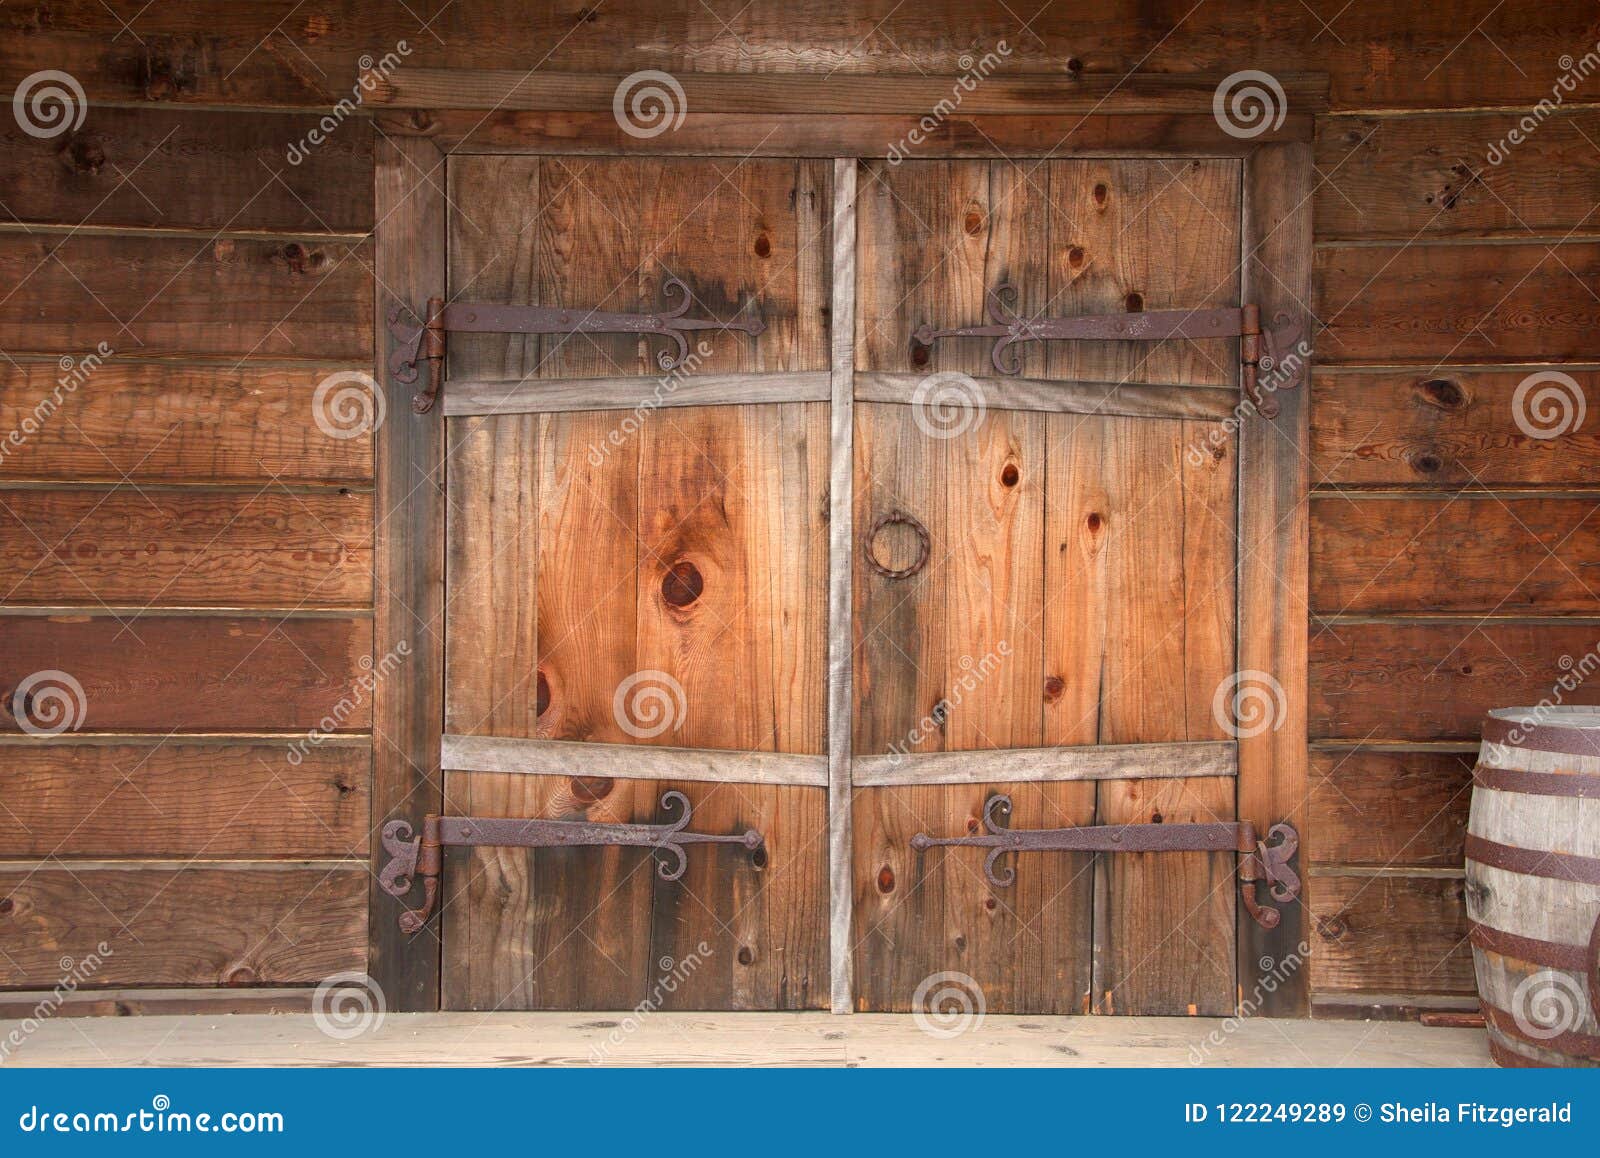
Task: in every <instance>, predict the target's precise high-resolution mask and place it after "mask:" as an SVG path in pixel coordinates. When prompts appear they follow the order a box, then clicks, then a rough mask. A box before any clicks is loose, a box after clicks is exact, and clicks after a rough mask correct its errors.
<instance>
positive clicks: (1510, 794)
mask: <svg viewBox="0 0 1600 1158" xmlns="http://www.w3.org/2000/svg"><path fill="white" fill-rule="evenodd" d="M1466 851H1467V888H1466V894H1467V917H1468V929H1469V933H1470V937H1471V940H1472V957H1473V964H1474V966H1475V967H1476V969H1477V974H1478V996H1479V997H1480V998H1481V999H1482V1001H1483V1013H1484V1018H1485V1021H1486V1022H1487V1025H1488V1031H1489V1050H1490V1053H1491V1054H1492V1055H1493V1056H1494V1060H1495V1061H1496V1062H1497V1063H1499V1064H1500V1065H1502V1066H1595V1065H1600V1020H1597V1012H1596V1011H1597V1010H1600V709H1595V708H1549V707H1545V708H1538V709H1534V708H1504V709H1499V710H1497V711H1493V712H1490V713H1489V715H1488V718H1487V719H1485V721H1484V725H1483V745H1482V747H1481V748H1480V749H1479V752H1478V764H1477V767H1475V768H1474V769H1473V772H1472V815H1471V818H1470V820H1469V821H1468V823H1467V850H1466Z"/></svg>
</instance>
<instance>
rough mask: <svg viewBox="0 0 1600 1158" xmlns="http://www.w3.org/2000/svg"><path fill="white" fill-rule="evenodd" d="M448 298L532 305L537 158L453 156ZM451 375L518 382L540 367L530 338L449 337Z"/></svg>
mask: <svg viewBox="0 0 1600 1158" xmlns="http://www.w3.org/2000/svg"><path fill="white" fill-rule="evenodd" d="M449 172H450V182H449V189H450V215H449V216H450V253H449V263H450V298H451V300H452V301H478V302H496V303H499V304H502V305H538V304H542V303H543V302H544V301H545V300H546V299H545V298H544V297H542V296H541V294H542V293H543V292H544V291H543V280H544V279H543V278H541V276H540V269H539V258H540V253H539V245H538V242H539V238H540V236H541V229H540V221H541V218H542V216H543V213H544V202H543V200H542V198H541V196H540V192H541V190H540V185H539V177H540V163H539V158H537V157H490V156H473V155H470V154H468V155H463V156H458V157H452V158H451V159H450V164H449ZM445 349H446V353H447V356H448V357H449V360H450V376H451V377H452V378H521V377H522V376H523V375H526V374H534V373H536V372H537V370H538V366H539V338H538V336H537V335H533V334H471V333H453V334H451V335H450V336H449V338H448V340H447V341H446V343H445Z"/></svg>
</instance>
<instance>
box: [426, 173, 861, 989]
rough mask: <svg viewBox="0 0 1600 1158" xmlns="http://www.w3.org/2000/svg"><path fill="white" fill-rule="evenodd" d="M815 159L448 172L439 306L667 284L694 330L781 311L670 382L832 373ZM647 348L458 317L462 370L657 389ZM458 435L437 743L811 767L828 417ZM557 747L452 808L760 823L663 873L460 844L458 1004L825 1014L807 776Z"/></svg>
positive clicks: (820, 868) (558, 417)
mask: <svg viewBox="0 0 1600 1158" xmlns="http://www.w3.org/2000/svg"><path fill="white" fill-rule="evenodd" d="M828 174H829V170H828V167H827V166H826V165H824V164H819V163H816V162H792V161H762V162H753V163H751V164H749V165H746V166H736V165H734V164H732V163H721V162H719V163H716V164H712V163H709V162H694V161H683V160H673V161H665V160H660V161H657V160H644V159H634V158H629V159H599V160H586V159H577V158H560V159H557V158H537V157H522V158H493V157H462V158H455V159H453V160H452V161H451V163H450V189H451V195H452V199H453V201H454V202H455V212H454V213H453V215H452V222H451V254H450V273H451V293H452V295H453V297H454V298H456V299H458V300H459V299H466V300H487V301H497V302H508V303H538V304H557V303H559V304H571V305H575V306H590V307H595V308H603V309H609V310H621V311H635V310H646V309H651V308H654V307H655V306H657V305H659V304H661V303H662V299H661V297H660V287H661V285H662V283H663V282H664V281H665V279H666V278H667V277H669V276H671V277H677V278H680V279H682V280H683V281H684V282H685V283H686V284H687V285H688V286H689V287H690V290H691V292H692V294H693V297H694V304H693V305H692V306H691V312H692V313H693V314H694V315H696V316H702V317H719V318H728V319H731V318H732V317H734V316H735V315H736V314H738V313H740V311H747V312H748V311H754V312H756V313H758V314H759V316H761V317H762V318H763V320H765V321H766V323H767V327H768V328H767V330H766V332H765V333H763V334H762V335H760V336H759V337H756V338H751V337H750V336H748V335H744V334H731V333H717V334H711V335H707V343H706V345H705V346H702V347H700V348H699V350H698V351H697V352H695V353H692V354H691V361H690V362H689V363H687V364H686V367H685V371H684V373H685V374H694V373H701V372H718V373H723V374H728V373H756V372H764V371H766V370H771V369H818V368H822V367H825V366H826V364H827V352H826V328H825V324H826V313H825V309H824V303H826V301H827V269H826V264H825V262H824V261H823V260H822V258H821V256H819V255H818V253H817V252H816V251H817V250H818V249H819V247H820V248H821V249H823V250H825V249H826V247H827V236H826V212H827V205H828V198H829V196H830V192H829V189H828ZM667 304H669V305H670V304H674V303H672V302H668V303H667ZM663 348H664V343H662V342H661V340H660V339H651V340H649V341H648V342H642V341H640V340H639V339H637V338H630V337H624V336H615V335H549V336H545V337H542V338H538V337H525V336H514V335H513V336H505V335H471V334H452V335H451V338H450V342H449V358H450V366H449V381H450V382H457V381H461V380H464V379H468V378H478V379H484V378H498V379H504V378H513V379H521V378H531V379H552V378H563V377H614V376H619V375H622V376H626V375H649V374H660V371H659V369H657V368H656V365H655V358H656V356H657V355H658V354H659V353H660V352H661V351H662V349H663ZM691 350H695V347H694V346H693V345H691ZM705 351H709V352H705ZM663 382H664V383H666V386H667V388H670V381H669V380H667V379H665V378H664V379H663ZM449 388H450V387H449V385H448V384H447V386H446V390H447V391H448V390H449ZM448 430H449V447H450V457H449V462H448V471H449V480H448V494H449V502H448V509H449V516H448V538H449V543H448V547H447V564H448V575H447V601H446V605H447V611H446V637H447V646H446V654H447V664H446V666H447V674H446V684H447V694H446V701H447V702H446V729H445V730H446V732H447V733H449V734H454V735H462V736H494V737H513V738H520V739H527V740H534V741H551V740H556V741H571V742H576V743H579V744H581V743H604V744H611V745H631V746H634V747H647V748H648V747H674V748H688V749H702V750H703V749H717V750H721V751H725V752H732V753H739V752H752V753H754V752H763V753H771V752H782V753H805V754H813V755H820V754H821V753H823V752H824V750H825V749H824V743H825V739H824V737H825V721H824V692H825V673H824V658H823V657H824V652H825V638H826V622H825V619H826V606H825V596H826V571H827V558H826V551H827V539H826V535H827V526H826V520H825V512H826V486H827V474H828V413H827V408H826V407H825V406H822V405H817V404H799V403H783V404H771V405H761V406H728V407H710V408H707V407H685V408H674V409H653V410H652V409H650V408H641V409H639V410H624V411H568V412H560V413H555V412H550V413H539V414H522V413H515V414H501V415H495V416H484V417H478V416H474V417H455V418H451V419H450V420H449V426H448ZM571 761H572V769H571V772H570V774H563V775H530V774H511V773H504V772H481V771H472V770H459V771H458V770H452V771H450V772H448V773H446V797H447V811H449V812H450V813H452V814H454V815H475V816H516V817H543V818H551V819H567V820H574V819H583V820H589V821H596V822H602V823H627V822H643V823H664V822H668V821H671V820H673V819H675V818H676V816H675V814H669V813H666V812H663V810H662V808H661V803H660V802H661V798H662V795H663V793H665V792H667V791H670V790H677V791H681V792H683V793H684V794H685V795H687V796H688V797H689V799H690V800H691V802H692V804H693V808H694V818H693V823H692V826H691V827H692V828H694V829H695V830H697V831H702V832H740V831H743V830H744V829H746V828H755V829H757V830H759V831H760V832H761V833H762V834H763V837H764V838H765V843H764V845H763V846H762V848H760V849H759V850H755V851H753V852H752V851H751V850H747V849H744V848H741V847H737V846H722V845H704V846H693V847H691V849H690V851H689V856H688V868H687V871H686V872H685V873H684V875H683V876H682V878H681V879H679V880H677V881H673V882H668V881H664V880H662V879H660V877H659V875H658V873H657V871H656V867H655V865H656V862H655V860H654V859H653V858H652V857H651V856H650V855H648V854H647V853H645V852H643V851H641V850H638V849H630V848H569V849H541V850H517V849H507V848H480V849H472V850H462V849H452V850H450V864H449V867H448V868H447V873H446V884H447V888H448V890H449V895H448V896H447V898H446V903H445V905H444V912H443V917H442V921H441V929H442V931H443V936H444V943H445V944H444V986H443V989H444V995H445V997H444V1000H445V1004H446V1005H448V1006H452V1007H461V1008H475V1009H478V1008H482V1009H490V1008H501V1009H522V1008H527V1009H623V1008H631V1007H633V1006H635V1005H637V1004H638V1003H639V1002H641V1001H643V1000H646V999H647V998H651V999H653V1000H654V1002H655V1003H656V1004H657V1005H659V1006H661V1007H663V1008H676V1009H696V1008H707V1009H724V1008H727V1009H732V1008H753V1009H761V1008H814V1007H817V1006H820V1005H821V1004H823V1003H824V1002H825V1001H826V1000H827V980H826V979H827V940H826V929H827V916H826V909H827V893H826V855H827V820H826V796H825V793H824V791H823V790H822V789H821V788H812V787H802V786H774V785H770V784H754V783H752V784H744V783H721V782H704V781H674V780H670V779H642V778H638V777H636V776H619V775H594V774H588V773H586V771H585V768H584V764H583V760H582V757H581V755H576V756H573V757H571ZM754 778H756V772H755V771H754V770H752V779H754ZM669 962H670V963H669ZM664 980H665V981H666V982H668V983H667V984H665V985H663V981H664ZM652 995H653V996H652Z"/></svg>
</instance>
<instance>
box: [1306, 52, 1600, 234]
mask: <svg viewBox="0 0 1600 1158" xmlns="http://www.w3.org/2000/svg"><path fill="white" fill-rule="evenodd" d="M1551 79H1552V80H1553V79H1554V78H1553V77H1552V78H1551ZM1546 95H1548V94H1546ZM1472 103H1477V102H1472ZM1528 115H1529V114H1528V111H1527V110H1525V109H1517V110H1507V111H1504V112H1491V113H1474V114H1472V115H1468V116H1462V115H1459V114H1456V115H1449V116H1446V115H1434V116H1414V117H1328V118H1324V119H1322V120H1321V121H1319V122H1318V124H1317V168H1318V169H1319V170H1320V171H1321V173H1322V174H1323V175H1324V176H1325V178H1326V180H1324V181H1321V182H1319V183H1318V185H1317V197H1316V217H1317V233H1318V235H1319V236H1325V237H1338V238H1352V237H1373V238H1376V237H1389V238H1395V239H1397V240H1410V239H1411V238H1413V237H1416V236H1418V235H1419V234H1420V235H1422V236H1427V237H1436V236H1478V235H1484V234H1489V233H1511V234H1529V233H1547V234H1553V235H1555V236H1558V237H1559V236H1561V235H1562V234H1565V233H1566V232H1567V231H1568V230H1570V229H1572V228H1573V227H1574V226H1578V225H1579V224H1580V223H1581V222H1583V221H1584V219H1585V218H1586V217H1587V216H1588V214H1589V210H1590V208H1591V207H1593V205H1594V203H1595V201H1596V200H1597V199H1600V175H1597V173H1596V169H1595V166H1594V164H1593V163H1592V162H1593V159H1594V146H1593V144H1592V143H1591V142H1592V141H1594V140H1597V139H1600V112H1597V111H1596V110H1594V109H1584V110H1581V111H1571V112H1560V113H1557V114H1555V115H1554V116H1550V117H1546V118H1542V119H1541V120H1540V123H1539V124H1538V127H1537V130H1536V131H1534V132H1528V131H1527V129H1526V128H1525V126H1524V125H1523V122H1524V119H1525V118H1526V117H1527V116H1528ZM1513 132H1515V133H1516V134H1517V135H1518V136H1520V137H1521V138H1522V140H1521V141H1520V143H1513V142H1512V141H1511V140H1510V139H1509V138H1510V136H1511V134H1512V133H1513ZM1594 224H1595V223H1594V222H1593V221H1592V220H1591V221H1590V222H1589V227H1592V226H1594ZM1589 227H1584V229H1585V232H1591V231H1592V229H1591V228H1589Z"/></svg>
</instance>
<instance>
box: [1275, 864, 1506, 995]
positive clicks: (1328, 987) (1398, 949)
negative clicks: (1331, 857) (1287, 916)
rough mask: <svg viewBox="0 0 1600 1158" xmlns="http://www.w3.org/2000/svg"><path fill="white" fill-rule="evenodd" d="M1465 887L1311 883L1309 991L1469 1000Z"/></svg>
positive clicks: (1408, 881) (1340, 879)
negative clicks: (1464, 997) (1439, 995)
mask: <svg viewBox="0 0 1600 1158" xmlns="http://www.w3.org/2000/svg"><path fill="white" fill-rule="evenodd" d="M1463 888H1464V882H1463V881H1461V880H1459V879H1455V878H1442V877H1393V876H1391V877H1370V876H1367V877H1358V876H1313V877H1312V878H1311V879H1310V880H1308V881H1307V882H1306V898H1307V902H1308V904H1309V906H1310V910H1311V928H1312V934H1311V987H1312V989H1313V990H1315V991H1317V992H1319V993H1330V992H1336V991H1346V990H1379V991H1383V992H1388V993H1470V992H1472V991H1473V988H1474V981H1473V976H1472V948H1471V946H1470V945H1468V944H1467V912H1466V906H1465V905H1464V904H1463V901H1462V890H1463Z"/></svg>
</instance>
